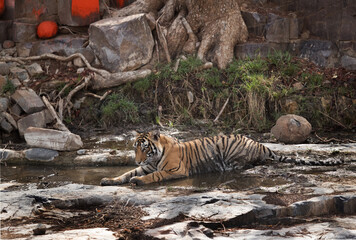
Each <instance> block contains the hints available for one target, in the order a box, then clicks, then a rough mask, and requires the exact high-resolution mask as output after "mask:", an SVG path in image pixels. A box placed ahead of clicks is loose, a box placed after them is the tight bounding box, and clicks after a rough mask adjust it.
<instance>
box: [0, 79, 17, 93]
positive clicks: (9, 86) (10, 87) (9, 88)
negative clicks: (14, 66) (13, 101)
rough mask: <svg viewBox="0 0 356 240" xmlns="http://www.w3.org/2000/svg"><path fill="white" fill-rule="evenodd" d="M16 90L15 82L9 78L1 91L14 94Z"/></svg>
mask: <svg viewBox="0 0 356 240" xmlns="http://www.w3.org/2000/svg"><path fill="white" fill-rule="evenodd" d="M15 91H16V87H15V86H14V84H13V83H12V82H11V81H10V80H9V79H6V83H5V84H4V86H3V88H2V91H1V92H2V93H6V92H9V93H10V94H13V93H14V92H15Z"/></svg>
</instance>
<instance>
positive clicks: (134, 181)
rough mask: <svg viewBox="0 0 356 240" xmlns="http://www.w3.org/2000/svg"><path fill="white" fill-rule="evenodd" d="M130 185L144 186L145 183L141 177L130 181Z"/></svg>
mask: <svg viewBox="0 0 356 240" xmlns="http://www.w3.org/2000/svg"><path fill="white" fill-rule="evenodd" d="M130 183H131V184H134V185H144V184H145V182H144V181H143V180H142V178H141V177H133V178H131V179H130Z"/></svg>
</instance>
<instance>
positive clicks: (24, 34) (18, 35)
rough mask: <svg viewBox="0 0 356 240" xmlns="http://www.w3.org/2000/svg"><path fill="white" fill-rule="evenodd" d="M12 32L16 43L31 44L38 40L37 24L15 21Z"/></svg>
mask: <svg viewBox="0 0 356 240" xmlns="http://www.w3.org/2000/svg"><path fill="white" fill-rule="evenodd" d="M12 30H13V40H14V42H31V41H35V40H36V31H37V24H34V23H24V22H17V21H15V22H14V23H13V26H12Z"/></svg>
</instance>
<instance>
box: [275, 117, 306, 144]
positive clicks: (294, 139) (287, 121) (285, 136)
mask: <svg viewBox="0 0 356 240" xmlns="http://www.w3.org/2000/svg"><path fill="white" fill-rule="evenodd" d="M311 130H312V127H311V125H310V123H309V122H308V121H307V120H306V119H305V118H303V117H301V116H298V115H294V114H288V115H284V116H282V117H280V118H279V119H278V120H277V122H276V125H275V126H274V127H273V128H272V129H271V133H272V134H273V135H274V136H275V137H276V138H277V140H278V141H281V142H284V143H302V142H304V141H305V140H306V139H307V138H308V136H309V134H310V132H311Z"/></svg>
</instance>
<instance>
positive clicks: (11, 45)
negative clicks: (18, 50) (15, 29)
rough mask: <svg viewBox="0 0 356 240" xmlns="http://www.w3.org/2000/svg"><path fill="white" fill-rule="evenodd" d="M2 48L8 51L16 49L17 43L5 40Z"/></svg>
mask: <svg viewBox="0 0 356 240" xmlns="http://www.w3.org/2000/svg"><path fill="white" fill-rule="evenodd" d="M2 47H3V48H4V49H8V48H13V47H15V43H14V42H13V41H11V40H5V41H4V42H3V43H2Z"/></svg>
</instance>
